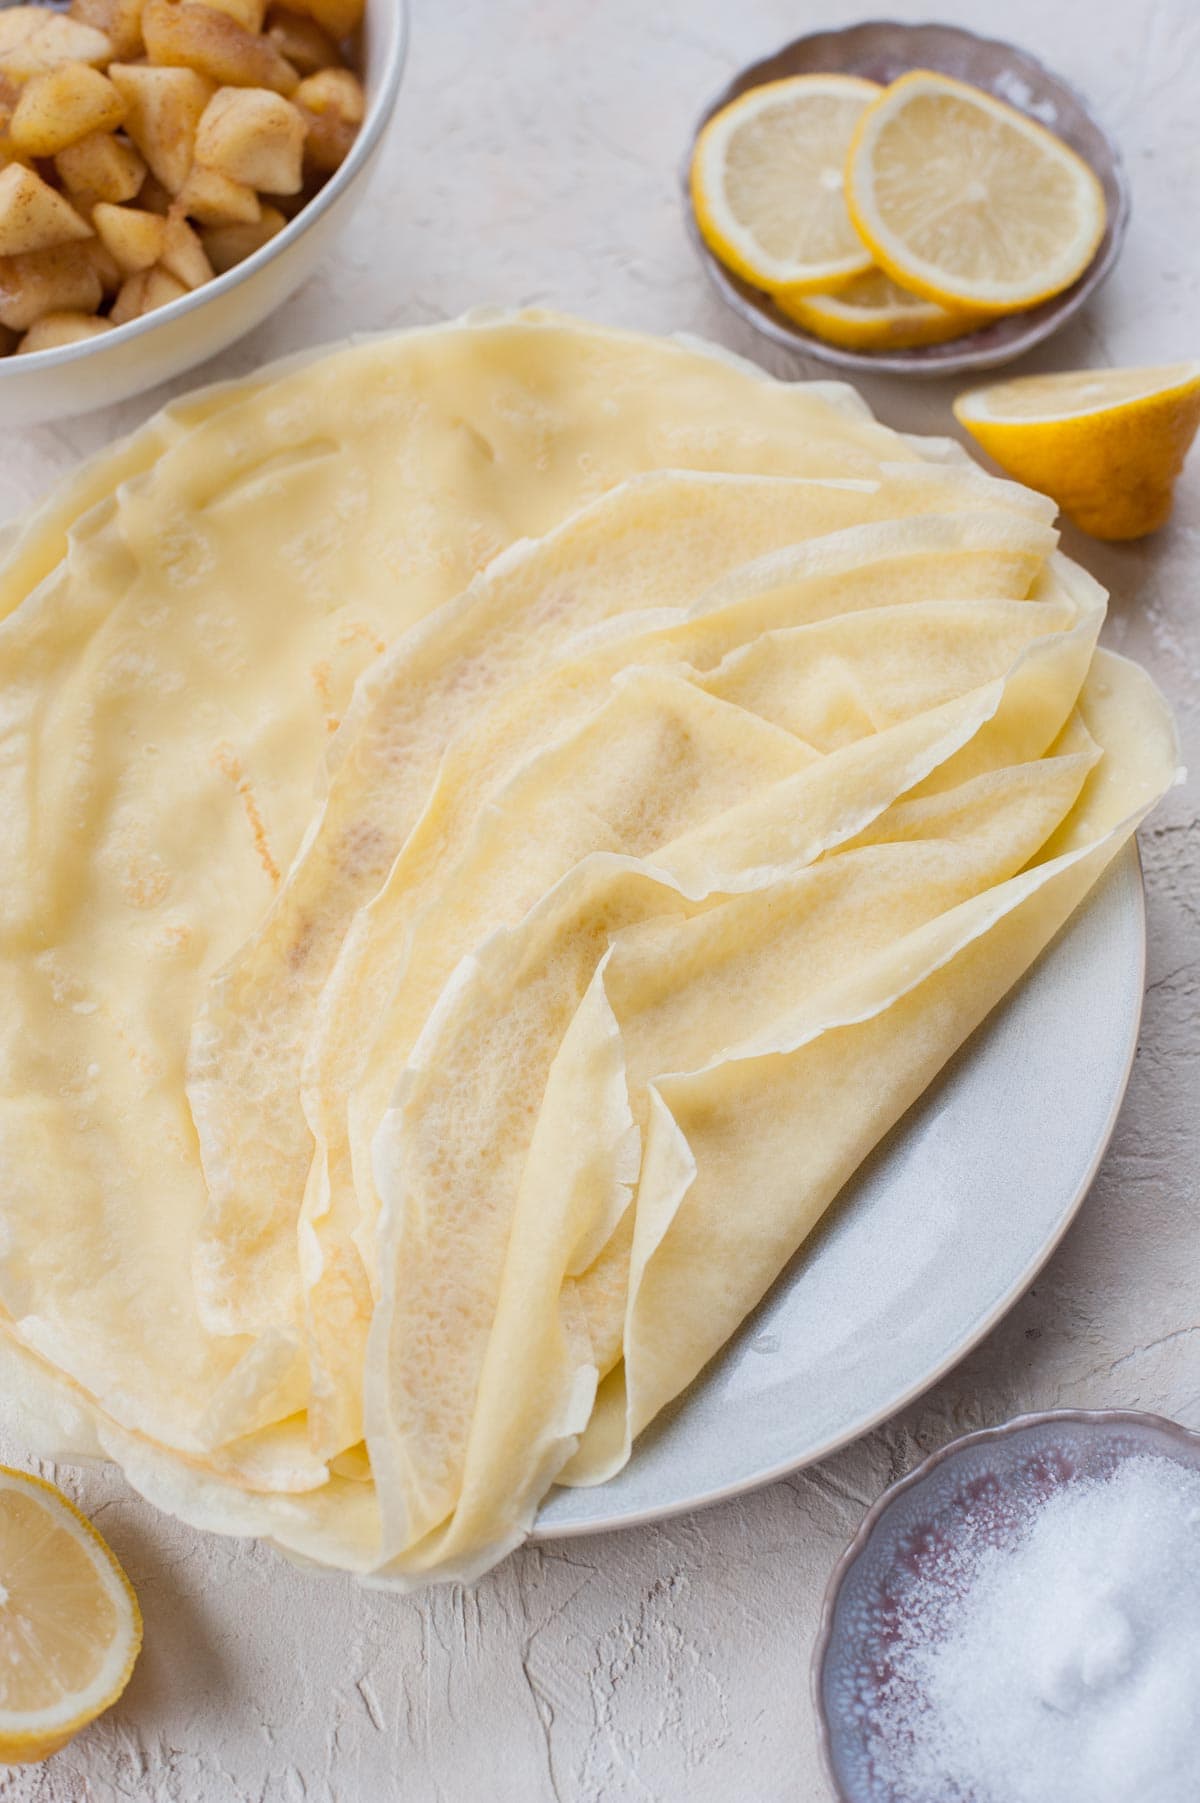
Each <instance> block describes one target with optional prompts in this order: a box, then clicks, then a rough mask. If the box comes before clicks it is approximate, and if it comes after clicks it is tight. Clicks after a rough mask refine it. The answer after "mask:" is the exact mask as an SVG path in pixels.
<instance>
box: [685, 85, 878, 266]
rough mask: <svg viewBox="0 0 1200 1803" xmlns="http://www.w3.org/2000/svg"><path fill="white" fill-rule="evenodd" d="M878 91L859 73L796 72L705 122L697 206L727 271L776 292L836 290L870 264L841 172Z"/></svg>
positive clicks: (694, 183)
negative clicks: (852, 219) (858, 126)
mask: <svg viewBox="0 0 1200 1803" xmlns="http://www.w3.org/2000/svg"><path fill="white" fill-rule="evenodd" d="M880 92H881V90H880V89H879V87H878V86H877V85H876V84H875V83H874V82H872V81H863V80H861V79H860V78H859V77H858V76H855V75H796V76H792V77H791V78H789V79H787V80H785V81H771V82H767V83H765V84H764V85H763V86H762V87H758V88H751V89H749V91H748V92H747V93H745V94H742V95H740V96H739V97H738V99H737V100H734V101H731V102H730V104H729V105H728V106H726V107H722V109H721V111H720V112H719V113H717V114H715V115H714V116H713V118H711V119H710V120H709V121H708V124H707V125H706V126H705V127H704V129H703V131H702V132H701V133H700V136H699V138H698V139H697V140H696V148H695V151H694V152H693V155H692V171H691V187H692V205H693V206H694V208H695V210H696V220H697V223H698V224H699V226H700V230H701V233H702V234H703V236H704V241H705V243H706V244H707V245H708V247H709V249H710V250H711V251H713V252H714V253H715V254H716V255H717V256H718V257H720V259H721V261H722V262H723V263H724V264H725V265H726V266H727V267H728V268H730V269H732V270H733V271H734V272H735V273H736V274H737V275H740V276H741V277H742V278H743V279H744V280H745V281H747V282H751V283H753V284H754V286H755V287H757V288H765V289H767V290H768V291H769V292H772V293H774V292H776V291H778V290H780V289H783V290H791V291H793V292H798V291H801V290H806V289H810V288H826V287H834V286H836V285H837V284H839V283H841V282H845V281H849V279H850V278H851V277H852V276H855V275H860V274H861V273H862V272H863V271H865V270H867V269H869V268H870V266H871V260H872V259H871V256H870V253H869V252H868V251H866V250H864V248H863V246H862V243H861V242H860V240H859V237H858V234H857V233H856V232H855V230H854V227H853V225H852V224H851V222H850V215H849V213H848V212H847V211H846V201H845V195H844V193H843V172H844V169H845V163H846V152H847V150H848V149H849V146H850V140H851V138H852V136H853V134H854V128H855V126H856V124H857V123H858V120H859V119H860V117H861V116H862V113H863V112H864V110H865V108H866V107H867V106H868V105H869V104H870V102H871V101H872V100H874V99H875V98H876V97H877V95H878V94H879V93H880Z"/></svg>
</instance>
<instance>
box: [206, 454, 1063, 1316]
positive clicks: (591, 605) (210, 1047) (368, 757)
mask: <svg viewBox="0 0 1200 1803" xmlns="http://www.w3.org/2000/svg"><path fill="white" fill-rule="evenodd" d="M951 486H952V485H951V484H949V483H948V482H946V481H945V480H943V481H939V482H937V483H931V482H928V481H927V482H925V483H923V484H920V485H914V484H911V483H904V482H902V481H897V482H894V483H890V484H889V483H887V482H884V483H881V484H879V485H878V486H877V487H874V488H871V489H849V490H847V489H839V488H837V487H828V486H824V485H819V486H814V485H811V484H810V485H805V484H796V485H793V486H792V487H791V488H790V489H786V490H785V489H783V488H781V487H780V486H779V485H774V484H772V485H768V486H766V487H765V488H757V487H755V486H753V485H751V487H750V491H749V492H747V486H746V485H745V484H738V483H730V482H723V483H721V482H716V481H714V480H709V481H704V480H692V481H688V480H687V479H686V478H680V477H661V478H655V479H652V480H649V481H647V482H645V483H643V484H642V485H630V486H627V487H625V488H624V489H622V490H621V491H619V492H618V493H617V494H615V495H612V496H610V497H608V498H607V499H605V500H602V501H600V502H598V503H595V504H594V505H593V506H591V507H588V508H585V509H583V510H581V511H580V512H579V513H577V514H576V515H575V516H574V517H573V518H572V519H571V520H570V521H569V522H567V523H566V524H565V525H564V526H563V527H562V528H561V529H560V530H559V531H558V532H552V533H550V534H549V535H547V536H546V537H544V538H543V539H542V540H541V541H540V542H539V543H538V544H536V545H533V546H530V547H528V548H526V547H516V548H514V550H513V551H512V552H511V553H510V554H509V555H508V556H506V557H503V558H500V559H498V560H497V561H496V562H494V563H493V564H492V565H491V567H490V568H489V570H488V571H487V572H486V574H485V575H484V576H483V577H481V578H480V579H479V580H478V581H477V582H476V583H475V584H473V585H472V587H471V588H469V589H468V590H467V591H465V592H464V594H463V595H461V596H460V597H458V598H457V599H456V601H455V602H454V603H453V605H452V606H448V607H446V608H443V609H441V610H440V611H439V612H438V613H437V614H436V615H435V616H434V617H433V618H432V619H431V620H430V621H429V622H428V623H427V624H426V625H425V626H423V627H421V628H419V629H417V630H416V631H414V632H412V633H411V634H409V635H406V636H404V637H403V638H402V639H401V640H400V641H399V642H398V644H397V645H396V647H395V649H394V650H393V651H392V652H391V653H390V654H389V656H388V657H387V658H386V659H385V660H384V661H383V666H382V668H380V669H379V670H377V671H375V672H374V673H373V674H372V676H371V677H370V679H369V681H367V682H366V683H364V684H363V685H362V687H361V689H360V691H359V694H358V697H357V699H356V704H355V711H354V713H353V715H352V716H351V718H350V719H348V720H347V721H346V723H345V726H344V728H343V731H342V733H341V734H340V735H339V745H338V756H337V762H336V765H335V768H334V772H333V775H332V779H331V782H330V786H329V791H328V794H327V795H326V797H325V800H324V803H323V806H322V809H321V811H320V813H319V815H318V816H317V818H316V820H315V822H314V829H313V831H312V832H311V833H310V836H309V838H308V840H307V842H306V844H305V846H304V849H303V851H302V853H301V856H300V857H299V859H298V861H297V864H296V867H295V868H294V869H293V870H292V872H291V873H290V875H289V878H288V881H287V883H286V885H285V886H284V887H283V889H282V890H281V892H280V894H279V896H278V898H277V900H276V902H275V904H274V905H273V907H272V909H271V911H270V913H269V914H268V915H267V917H266V919H265V921H264V924H263V926H262V928H261V930H260V931H259V932H258V933H257V934H256V935H255V936H254V937H253V939H252V940H251V941H250V942H249V943H248V944H247V945H246V946H245V947H244V948H243V949H242V951H241V952H240V953H239V955H238V957H237V958H236V959H235V960H234V961H233V962H232V963H231V964H230V966H229V967H228V968H227V969H225V970H223V971H222V972H221V973H220V975H219V976H218V977H217V979H216V980H215V981H214V982H213V984H212V985H211V987H210V990H209V993H208V996H207V998H206V1003H205V1007H204V1011H203V1013H202V1014H201V1016H200V1018H199V1019H198V1021H197V1026H196V1031H195V1035H194V1038H193V1044H192V1049H191V1056H190V1061H189V1080H188V1093H189V1097H190V1101H191V1106H192V1111H193V1114H194V1117H195V1119H196V1123H197V1127H198V1130H199V1133H200V1139H201V1148H202V1155H203V1158H204V1165H205V1174H206V1177H207V1180H208V1186H209V1191H210V1195H211V1196H212V1199H213V1202H212V1208H211V1210H210V1213H209V1217H208V1221H207V1224H206V1229H205V1234H204V1239H203V1245H202V1259H203V1263H202V1265H201V1269H200V1290H201V1300H202V1307H203V1309H204V1312H205V1319H206V1321H207V1322H208V1324H209V1325H210V1327H212V1328H213V1330H214V1331H223V1332H228V1333H233V1332H238V1331H241V1332H246V1333H257V1334H262V1333H266V1332H270V1331H275V1332H278V1331H280V1330H283V1331H286V1330H287V1329H288V1328H290V1327H291V1326H292V1324H293V1323H294V1322H295V1319H296V1316H297V1310H298V1304H299V1296H298V1290H297V1286H296V1282H295V1273H294V1262H293V1261H292V1260H291V1259H290V1257H289V1256H287V1255H286V1254H287V1253H290V1248H291V1246H292V1243H293V1240H294V1234H295V1228H296V1197H297V1195H298V1194H299V1192H300V1191H301V1189H302V1187H303V1184H304V1181H305V1173H306V1172H307V1170H308V1166H309V1163H310V1160H311V1157H312V1149H313V1142H312V1138H311V1134H310V1132H309V1129H308V1126H307V1124H306V1122H305V1119H304V1114H303V1111H302V1109H301V1107H300V1104H299V1101H298V1092H299V1084H300V1078H301V1072H302V1067H303V1059H304V1053H305V1047H306V1044H307V1041H308V1038H309V1035H310V1033H311V1029H312V1023H313V1019H314V1014H315V1009H316V1004H317V998H318V996H319V992H320V989H321V987H322V985H323V984H324V983H325V981H326V980H327V979H328V977H329V975H330V972H331V971H332V969H333V967H334V964H335V961H336V958H337V954H338V951H339V950H340V947H341V944H342V941H343V939H344V936H345V933H346V930H347V927H348V925H349V923H350V921H351V919H352V917H353V914H354V912H355V911H356V909H357V907H358V906H360V905H362V904H363V903H365V902H368V901H369V900H370V898H371V895H372V894H373V892H374V891H375V889H377V888H378V887H379V885H380V883H381V882H382V881H383V880H384V878H385V877H386V876H387V874H388V869H389V866H390V865H391V863H392V861H393V859H394V858H395V857H396V855H397V854H398V853H399V852H400V851H401V849H402V848H403V846H404V843H405V840H406V838H407V836H408V834H409V832H410V831H411V830H412V828H413V827H414V826H415V825H416V823H417V821H418V820H419V819H420V815H421V811H422V807H423V805H424V802H425V800H426V796H427V793H428V790H429V787H430V784H431V783H432V781H433V780H434V777H435V775H436V771H437V766H438V762H439V760H440V758H441V756H442V753H443V752H444V751H445V749H446V747H447V745H448V744H449V743H450V742H451V740H452V739H453V737H454V736H455V734H456V732H457V731H460V730H461V729H462V728H463V727H465V726H467V725H469V724H470V723H471V722H472V721H473V720H474V719H475V718H476V717H477V716H478V715H479V714H480V713H481V712H482V711H483V710H484V709H485V708H486V706H487V705H488V703H489V702H490V701H491V700H492V699H493V698H494V697H495V696H497V695H498V694H501V693H503V691H504V690H505V689H506V688H510V687H513V686H514V685H516V684H518V683H520V682H522V681H523V680H528V679H529V678H530V677H532V676H534V675H535V674H537V673H538V672H539V671H541V670H543V669H545V668H547V667H549V666H550V665H552V664H553V663H554V661H555V659H556V653H557V654H561V653H562V652H563V651H564V650H565V649H566V648H567V647H568V646H569V645H570V643H571V641H572V640H574V639H576V638H578V637H579V636H580V635H581V634H582V633H585V632H587V631H589V630H592V631H595V630H598V629H600V628H602V627H603V626H605V625H606V624H608V623H610V622H612V621H613V620H614V619H616V618H617V617H618V616H620V615H622V614H625V613H628V612H634V611H636V612H649V611H654V610H667V611H670V610H672V609H675V610H678V609H679V608H681V607H683V606H684V605H685V604H686V603H687V602H688V601H689V600H691V599H693V598H694V596H695V593H696V590H697V588H698V587H699V586H701V585H704V584H705V583H706V581H712V580H713V579H715V578H717V577H719V576H720V574H721V572H722V571H723V570H726V569H730V568H731V567H733V566H734V565H735V564H742V563H745V562H747V560H755V559H757V556H758V554H759V553H760V552H768V551H769V549H770V548H771V547H787V548H788V550H787V555H788V557H789V558H792V560H793V561H794V557H793V554H792V551H791V547H793V546H795V545H796V543H797V542H798V541H801V540H804V539H810V538H812V539H814V540H815V542H816V543H818V544H821V545H823V546H826V547H827V550H826V552H825V553H824V555H825V556H826V557H827V559H828V562H829V566H830V567H831V568H832V567H835V566H836V567H841V568H847V567H849V566H850V564H851V562H852V561H853V560H855V559H857V558H858V557H860V556H864V555H867V554H868V553H867V550H866V549H864V551H862V552H859V550H858V549H857V546H858V543H859V542H860V541H858V540H857V539H856V540H854V541H852V542H851V543H847V544H839V545H835V544H833V543H832V538H833V535H834V534H835V531H836V528H838V527H839V526H841V527H844V528H845V529H846V530H848V531H855V532H857V531H860V530H863V531H865V530H866V528H858V527H854V526H847V524H846V523H847V522H848V521H855V520H871V519H878V518H879V517H880V516H882V518H883V520H884V521H887V520H888V519H889V517H890V516H891V515H892V514H893V513H894V511H895V510H896V509H905V510H906V509H908V508H909V507H910V506H911V505H912V500H911V497H912V495H913V493H914V491H915V493H916V495H917V498H918V499H919V501H920V502H921V503H923V504H925V505H928V504H929V502H930V501H932V500H936V499H937V498H938V497H939V496H940V495H941V494H942V493H944V492H945V490H946V489H947V488H948V487H951ZM967 493H968V494H969V493H971V487H970V485H967ZM960 498H962V496H961V495H960ZM920 517H921V518H925V519H927V520H928V521H929V522H930V523H931V526H932V522H933V521H939V522H941V535H940V536H941V543H942V544H943V545H944V546H945V548H947V549H950V550H953V551H954V552H955V553H956V554H957V555H958V556H959V557H960V559H961V565H962V575H961V578H960V586H961V588H962V589H963V590H964V591H965V592H966V593H968V594H969V593H979V592H984V593H998V594H1016V595H1021V594H1023V593H1025V592H1026V591H1027V589H1028V587H1029V586H1030V584H1031V582H1032V581H1033V579H1034V576H1035V574H1036V570H1037V568H1038V566H1039V564H1040V562H1041V560H1042V558H1044V557H1045V555H1046V554H1047V553H1048V551H1049V550H1050V548H1051V546H1052V544H1053V535H1052V533H1051V530H1050V528H1049V527H1047V526H1046V525H1045V524H1044V523H1043V522H1042V521H1041V520H1039V519H1037V518H1034V517H1032V516H1030V515H1029V514H1028V513H1026V512H1025V511H1024V510H1022V511H1017V510H1013V509H1009V508H1007V507H1000V508H997V509H995V510H993V511H988V512H983V511H981V510H978V509H976V508H968V509H964V511H963V512H962V513H961V514H948V515H943V514H928V515H922V516H920ZM906 523H907V522H905V521H901V522H899V524H900V525H904V524H906ZM912 524H913V525H914V526H916V524H917V521H916V520H913V522H912ZM818 534H828V535H829V536H828V537H817V536H816V535H818ZM897 537H898V538H899V539H901V540H902V539H903V534H902V533H898V534H897ZM909 541H910V551H909V555H910V572H911V574H910V580H916V581H921V580H922V577H921V575H920V574H918V572H917V570H916V558H917V546H918V543H919V542H922V541H921V539H920V535H919V534H913V533H910V534H909ZM931 548H932V546H931V545H923V549H922V556H925V555H928V553H929V549H931ZM973 556H975V557H977V560H978V567H976V568H975V569H971V568H970V565H971V560H972V557H973ZM985 559H989V560H990V561H988V562H987V563H986V565H985V562H984V560H985ZM785 579H790V577H789V574H788V570H787V569H786V568H784V567H782V566H781V567H780V569H779V571H778V580H779V583H780V584H782V583H783V582H784V581H785ZM736 580H742V578H736V579H734V581H736ZM749 580H751V581H752V583H753V584H754V585H758V584H759V583H761V581H762V580H763V578H762V575H761V574H760V572H759V571H758V570H757V569H754V568H753V566H752V567H751V571H750V576H749ZM880 598H882V591H880ZM734 599H736V587H732V586H731V588H730V589H729V591H728V600H729V602H732V601H733V600H734ZM354 1036H355V1037H356V1036H357V1035H354ZM284 1249H286V1252H285V1251H284Z"/></svg>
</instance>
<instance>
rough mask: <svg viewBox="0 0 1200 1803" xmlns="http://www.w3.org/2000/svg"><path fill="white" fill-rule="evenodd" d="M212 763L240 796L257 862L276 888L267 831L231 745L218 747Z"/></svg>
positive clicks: (275, 868)
mask: <svg viewBox="0 0 1200 1803" xmlns="http://www.w3.org/2000/svg"><path fill="white" fill-rule="evenodd" d="M212 761H213V763H214V764H215V765H216V767H217V769H218V770H219V771H220V772H221V774H222V776H227V777H228V778H229V780H230V782H231V783H232V784H233V786H234V788H235V789H236V790H237V792H238V794H239V795H240V796H241V799H242V807H243V809H244V811H245V815H246V820H247V822H248V824H249V827H250V832H251V835H252V837H253V839H254V849H255V851H256V852H257V854H258V861H259V863H260V864H261V865H262V867H263V869H264V870H265V871H266V873H267V876H268V877H269V878H270V880H271V882H272V883H273V885H274V886H275V887H276V888H278V887H279V866H278V864H277V863H276V862H275V859H274V858H273V857H272V855H271V847H270V845H269V843H268V841H267V829H266V827H265V826H264V825H263V817H262V814H261V813H260V812H259V807H258V802H257V800H256V799H255V795H254V788H253V785H252V783H251V781H250V778H249V777H248V776H247V775H246V773H245V771H244V770H243V769H242V763H241V759H240V758H239V757H238V755H237V753H236V752H235V751H234V749H233V747H232V745H225V744H222V745H218V746H217V749H216V750H215V751H214V752H213V758H212Z"/></svg>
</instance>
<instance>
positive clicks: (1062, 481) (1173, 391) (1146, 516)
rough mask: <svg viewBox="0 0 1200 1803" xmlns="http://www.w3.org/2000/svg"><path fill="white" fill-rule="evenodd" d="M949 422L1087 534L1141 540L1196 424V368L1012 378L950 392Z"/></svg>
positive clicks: (1161, 515)
mask: <svg viewBox="0 0 1200 1803" xmlns="http://www.w3.org/2000/svg"><path fill="white" fill-rule="evenodd" d="M954 413H955V417H956V418H957V419H958V421H959V423H960V424H961V425H963V426H965V427H966V429H967V431H968V432H969V433H970V434H971V436H972V437H973V438H975V439H976V440H977V441H978V442H979V444H981V445H982V446H983V448H984V450H985V451H986V452H987V453H988V455H989V456H991V457H994V458H995V460H996V462H997V463H998V464H1000V465H1001V467H1002V468H1003V469H1006V470H1007V471H1008V472H1009V474H1010V475H1013V476H1015V477H1016V478H1017V480H1018V481H1019V482H1024V483H1026V484H1027V485H1028V486H1029V487H1030V488H1039V489H1041V491H1042V493H1043V494H1047V495H1051V496H1053V498H1054V499H1055V500H1056V501H1057V502H1058V504H1059V506H1060V507H1061V508H1062V510H1063V512H1064V513H1065V514H1067V515H1068V516H1069V518H1071V519H1072V520H1074V521H1075V524H1076V525H1077V526H1081V527H1082V528H1083V530H1084V531H1085V532H1090V533H1091V534H1092V536H1093V537H1095V538H1141V537H1142V536H1143V534H1145V533H1147V532H1153V531H1155V529H1156V528H1157V527H1159V526H1161V525H1163V524H1165V522H1166V520H1167V519H1168V517H1169V516H1170V512H1171V503H1172V500H1173V498H1174V488H1175V478H1176V477H1177V476H1178V474H1179V472H1180V470H1181V469H1182V467H1183V460H1184V458H1185V457H1186V456H1187V451H1188V446H1189V445H1190V444H1191V442H1192V440H1193V438H1194V437H1195V436H1196V428H1197V426H1198V425H1200V363H1170V364H1165V365H1163V366H1161V367H1158V368H1154V369H1081V370H1072V371H1068V372H1066V373H1064V374H1062V375H1056V376H1022V377H1019V378H1018V379H1017V380H1015V381H1012V382H994V383H992V385H991V386H990V387H988V388H976V389H973V390H972V391H971V392H970V393H969V394H962V395H959V397H958V399H957V400H956V401H955V403H954Z"/></svg>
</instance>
